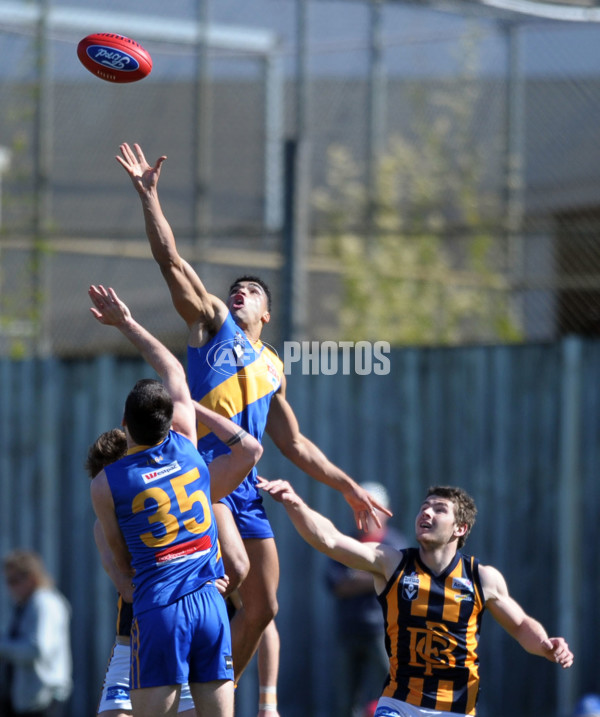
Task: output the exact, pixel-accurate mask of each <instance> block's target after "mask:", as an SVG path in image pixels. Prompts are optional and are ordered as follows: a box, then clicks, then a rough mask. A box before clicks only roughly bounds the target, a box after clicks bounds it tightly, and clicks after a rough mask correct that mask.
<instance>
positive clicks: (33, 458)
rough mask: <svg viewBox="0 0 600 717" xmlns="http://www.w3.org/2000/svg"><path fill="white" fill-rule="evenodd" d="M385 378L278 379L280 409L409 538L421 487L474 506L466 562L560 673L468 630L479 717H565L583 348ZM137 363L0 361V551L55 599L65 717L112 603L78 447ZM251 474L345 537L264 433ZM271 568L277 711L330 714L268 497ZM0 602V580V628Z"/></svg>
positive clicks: (314, 563)
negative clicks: (45, 568) (274, 563)
mask: <svg viewBox="0 0 600 717" xmlns="http://www.w3.org/2000/svg"><path fill="white" fill-rule="evenodd" d="M390 358H391V371H390V373H389V374H388V375H385V376H380V375H369V376H359V375H356V374H351V375H343V374H338V375H334V376H331V375H327V376H325V375H306V376H303V375H299V374H298V375H295V374H294V373H292V375H291V376H289V377H288V384H289V389H288V390H289V395H290V401H291V403H292V405H293V406H294V408H295V410H296V413H297V415H298V417H299V419H300V424H301V426H302V428H303V431H304V433H305V434H306V435H307V436H309V437H310V438H312V439H313V440H315V442H316V443H317V444H318V445H319V446H320V447H321V448H322V449H324V451H325V452H326V453H327V454H328V455H329V456H330V458H331V459H332V460H334V461H335V462H336V463H338V464H339V465H340V466H342V467H343V468H345V469H346V470H347V471H348V472H349V473H351V474H352V475H353V476H354V477H355V478H357V479H359V480H367V479H369V480H380V481H382V482H384V483H385V484H386V485H387V486H388V488H389V490H390V493H391V495H392V498H393V506H394V510H395V517H394V522H395V525H396V526H397V527H399V528H401V529H403V530H404V531H405V532H406V533H407V534H409V535H411V534H412V531H413V517H414V514H415V512H416V510H417V508H418V505H419V503H420V500H421V498H422V495H423V491H424V490H425V489H426V487H427V486H428V485H430V484H436V483H443V484H459V485H461V486H463V487H465V488H466V489H468V490H469V491H470V492H472V494H473V495H474V497H475V498H476V500H477V502H478V505H479V516H478V522H477V525H476V527H475V529H474V532H473V534H472V536H471V537H470V539H469V542H468V543H467V549H468V551H469V552H474V553H475V554H477V555H478V556H479V557H480V558H481V559H482V560H483V561H484V562H488V563H491V564H494V565H496V566H497V567H498V568H500V569H501V570H502V571H503V572H504V574H505V576H506V577H507V580H508V583H509V586H510V588H511V591H512V593H513V595H514V596H515V597H516V598H517V599H518V600H519V601H520V602H521V603H522V604H523V606H524V607H525V608H526V609H527V610H528V611H529V612H530V613H532V614H533V615H535V616H536V617H537V618H538V619H540V620H541V621H542V622H543V623H544V624H545V625H546V626H547V627H548V630H549V631H550V632H551V633H552V634H565V636H566V637H567V638H568V639H569V642H570V643H571V645H572V647H573V648H574V650H575V651H576V656H577V659H576V663H575V667H574V668H573V669H572V670H571V671H568V672H562V671H559V670H558V668H556V667H555V666H554V665H551V664H550V663H548V662H546V661H542V660H540V659H537V658H534V657H531V656H529V655H527V654H526V653H524V652H523V651H522V650H521V648H519V646H518V645H516V643H514V642H513V641H512V640H510V638H508V637H507V636H506V635H504V633H503V632H502V631H501V629H500V628H499V627H498V626H496V625H495V624H494V622H493V620H492V619H491V618H489V617H488V618H487V619H486V620H484V627H483V637H482V650H481V655H482V676H483V690H482V694H481V702H480V704H481V709H480V714H481V717H508V716H510V717H540V716H541V715H544V717H566V715H567V713H568V709H569V707H570V706H571V704H572V701H573V700H574V698H575V696H577V695H578V694H579V693H581V692H582V691H589V690H599V689H600V683H599V682H598V677H597V669H596V662H597V660H596V649H595V648H596V641H597V635H598V630H597V628H598V623H597V613H598V611H597V605H598V602H599V599H600V587H599V581H598V575H599V573H598V567H599V562H600V556H599V554H598V550H597V545H598V538H599V534H600V528H599V526H598V522H599V521H598V506H599V504H600V488H599V486H598V481H597V480H596V477H597V475H598V473H599V468H600V444H599V441H598V436H599V435H600V376H599V374H600V342H597V341H591V340H589V341H588V340H586V341H584V340H579V339H576V338H568V339H565V340H563V341H562V342H559V343H554V344H547V345H524V346H515V347H506V346H494V347H475V348H452V349H409V350H395V351H394V352H393V353H392V354H391V357H390ZM149 375H152V373H151V371H150V370H149V369H148V368H147V367H146V366H145V365H144V364H142V363H141V362H139V361H137V360H131V359H127V360H126V359H119V358H113V357H109V356H103V357H99V358H97V359H95V360H90V361H61V360H53V359H51V360H46V361H33V360H32V361H22V362H9V361H7V360H2V361H0V445H1V446H2V451H1V452H0V482H1V486H2V499H1V501H0V553H2V554H3V553H4V552H6V551H7V550H8V549H10V548H13V547H15V546H28V547H33V548H35V549H37V550H39V551H41V552H42V554H43V555H44V558H45V560H46V562H47V563H48V565H49V567H50V569H51V571H52V572H53V574H54V575H55V576H56V579H57V582H58V585H59V587H60V588H61V589H62V590H63V591H64V592H65V594H66V595H67V596H68V597H69V599H70V601H71V604H72V606H73V649H74V656H75V681H76V687H75V692H74V696H73V706H72V715H73V717H82V715H91V714H93V712H94V707H95V702H96V699H97V696H98V692H99V687H100V684H101V680H102V676H103V671H104V667H105V663H106V659H107V657H108V654H109V649H110V646H111V644H112V639H113V632H114V623H113V621H114V617H115V595H114V591H113V589H112V587H111V585H110V584H109V582H108V579H107V578H106V577H105V576H104V574H103V572H102V569H101V567H100V564H99V560H98V558H97V556H96V552H95V547H94V544H93V539H92V532H91V525H92V521H93V513H92V509H91V506H90V500H89V487H88V482H89V481H88V479H87V477H86V476H85V473H84V471H83V467H82V464H83V461H84V459H85V455H86V452H87V447H88V446H89V444H90V443H91V441H92V440H93V439H94V438H95V437H96V436H97V434H99V433H100V432H101V431H103V430H106V429H107V428H110V427H113V426H115V425H118V423H119V421H120V417H121V407H122V402H123V399H124V397H125V395H126V393H127V391H128V390H129V388H130V387H131V385H132V384H133V382H134V381H135V380H136V379H137V378H140V377H141V376H149ZM260 470H261V473H262V474H264V475H266V476H267V477H276V476H284V477H288V478H290V479H292V480H293V481H294V483H295V485H296V486H297V489H298V491H299V492H300V493H301V494H302V495H303V496H305V497H306V498H307V500H308V501H309V503H310V504H311V505H313V506H314V507H316V508H318V509H319V510H321V511H322V512H323V513H325V514H327V515H329V516H330V517H332V519H333V520H334V522H336V524H337V525H338V526H340V527H341V528H343V529H345V530H352V523H351V515H350V510H349V509H348V508H347V506H346V504H345V502H344V500H343V499H342V498H341V496H339V495H338V494H336V493H335V492H333V491H331V490H329V489H327V488H326V487H324V486H322V485H320V484H318V483H316V482H314V481H311V480H310V479H308V478H306V477H305V476H303V475H302V474H300V472H299V471H297V470H296V469H294V468H292V467H291V466H290V464H288V463H287V462H286V461H285V459H283V458H282V456H281V455H280V454H279V453H278V452H277V451H276V449H275V448H274V447H273V445H272V444H271V443H270V442H269V441H268V440H266V451H265V455H264V457H263V459H262V461H261V466H260ZM268 510H269V513H270V515H271V517H272V520H273V525H274V529H275V532H276V536H277V540H278V545H279V551H280V560H281V564H282V565H281V583H280V590H279V600H280V613H279V617H278V625H279V629H280V633H281V638H282V656H281V674H280V711H281V713H282V715H285V717H300V716H301V715H302V717H307V716H314V717H326V716H327V717H328V716H329V715H331V714H333V713H334V712H333V706H332V705H333V693H334V691H335V690H340V689H344V686H343V685H338V684H335V680H334V674H335V672H334V658H335V629H334V624H335V621H334V603H333V600H332V598H331V597H330V595H329V594H328V593H327V591H326V588H325V583H324V577H323V573H324V565H325V562H324V560H325V559H324V558H323V556H321V555H320V554H318V553H316V552H315V551H313V550H311V549H310V548H309V547H308V546H306V545H305V544H304V543H303V542H302V541H301V540H300V538H299V537H298V536H297V535H296V533H295V532H294V531H293V529H292V528H291V526H290V524H289V523H288V521H287V518H286V516H285V514H284V511H283V509H281V508H280V506H277V505H274V504H269V505H268ZM8 611H9V603H8V598H7V595H6V591H5V589H4V586H3V585H2V586H1V587H0V618H1V619H2V624H3V625H5V624H6V619H7V616H8ZM254 674H255V673H254V670H253V669H251V670H250V671H249V673H248V676H247V677H246V678H245V679H244V680H242V684H241V685H240V688H239V690H238V709H237V713H236V714H237V715H238V717H252V716H253V715H255V714H256V694H255V693H256V685H255V684H254Z"/></svg>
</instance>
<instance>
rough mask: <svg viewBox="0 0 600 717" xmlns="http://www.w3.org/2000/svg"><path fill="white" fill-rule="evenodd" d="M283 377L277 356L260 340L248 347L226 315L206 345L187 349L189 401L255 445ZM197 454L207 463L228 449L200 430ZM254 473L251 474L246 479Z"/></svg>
mask: <svg viewBox="0 0 600 717" xmlns="http://www.w3.org/2000/svg"><path fill="white" fill-rule="evenodd" d="M282 376H283V364H282V362H281V361H280V359H279V358H278V357H277V356H276V355H275V353H274V352H273V351H271V350H270V349H269V348H267V347H266V346H265V345H264V344H263V343H262V342H260V341H259V342H257V343H256V344H252V343H251V342H250V341H249V339H248V337H247V336H246V334H245V333H244V332H243V331H242V329H240V327H239V326H238V325H237V324H236V323H235V321H234V320H233V317H232V316H231V314H229V313H228V314H227V317H226V319H225V321H224V322H223V326H221V328H220V330H219V331H218V332H217V334H216V335H215V336H214V337H213V338H212V339H211V340H210V341H209V342H208V343H207V344H205V345H204V346H201V347H200V348H194V347H191V346H188V381H189V384H190V392H191V394H192V398H194V399H195V400H196V401H199V402H200V403H202V405H204V406H206V407H207V408H210V409H212V410H213V411H216V412H217V413H219V414H221V415H222V416H227V418H230V419H231V420H232V421H234V422H235V423H237V424H238V425H240V426H241V427H242V428H244V430H246V431H247V432H248V433H249V434H250V435H252V436H254V437H255V438H256V439H258V440H259V441H260V440H261V439H262V436H263V433H264V430H265V425H266V423H267V416H268V413H269V405H270V403H271V399H272V397H273V394H274V393H275V392H276V391H277V390H278V389H279V387H280V386H281V380H282ZM198 450H199V451H200V453H201V454H202V456H203V457H204V459H205V460H206V462H207V463H210V462H211V461H212V460H213V458H216V456H218V455H220V454H221V453H224V452H226V451H227V450H228V449H227V448H226V446H225V445H224V444H223V443H222V442H221V441H219V439H218V438H217V437H216V436H215V435H214V434H213V433H209V432H208V431H207V429H206V428H205V427H204V426H202V425H199V426H198ZM255 474H256V469H253V471H252V473H251V474H250V477H251V478H254V476H255Z"/></svg>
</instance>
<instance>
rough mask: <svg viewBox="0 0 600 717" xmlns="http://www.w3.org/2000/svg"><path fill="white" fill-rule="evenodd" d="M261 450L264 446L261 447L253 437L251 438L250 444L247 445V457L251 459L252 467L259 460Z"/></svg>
mask: <svg viewBox="0 0 600 717" xmlns="http://www.w3.org/2000/svg"><path fill="white" fill-rule="evenodd" d="M263 451H264V448H263V447H262V445H261V444H260V443H259V442H258V441H257V440H256V439H255V438H253V439H252V442H251V445H250V446H248V458H249V459H250V460H251V461H252V466H253V467H254V466H255V465H256V464H257V463H258V461H259V460H260V458H261V456H262V454H263Z"/></svg>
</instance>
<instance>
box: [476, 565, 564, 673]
mask: <svg viewBox="0 0 600 717" xmlns="http://www.w3.org/2000/svg"><path fill="white" fill-rule="evenodd" d="M479 574H480V577H481V584H482V587H483V593H484V598H485V605H486V607H487V608H488V610H489V611H490V613H491V614H492V616H493V617H494V619H495V620H496V621H497V622H498V623H499V624H500V625H501V626H502V627H503V628H504V629H505V630H506V631H507V632H508V634H509V635H510V636H511V637H514V639H515V640H516V641H517V642H518V643H519V644H520V645H521V647H522V648H523V649H524V650H526V651H527V652H530V653H532V654H533V655H539V656H540V657H545V658H546V659H547V660H550V662H556V663H558V664H559V665H560V666H561V667H570V666H571V665H572V664H573V653H572V652H571V651H570V650H569V646H568V645H567V643H566V641H565V639H564V638H562V637H548V633H547V632H546V630H545V629H544V627H543V626H542V625H541V624H540V623H539V622H538V621H537V620H534V619H533V618H532V617H530V616H529V615H527V613H526V612H525V611H524V610H523V608H522V607H521V606H520V605H519V603H518V602H517V601H516V600H514V599H513V598H512V597H511V596H510V595H509V593H508V587H507V585H506V581H505V579H504V577H503V576H502V574H501V573H500V572H499V571H498V570H496V568H493V567H491V566H489V565H486V566H484V565H482V566H480V568H479Z"/></svg>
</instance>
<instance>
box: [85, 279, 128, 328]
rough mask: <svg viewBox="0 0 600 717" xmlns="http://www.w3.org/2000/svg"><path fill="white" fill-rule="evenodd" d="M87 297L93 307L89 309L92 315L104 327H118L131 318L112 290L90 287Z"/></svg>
mask: <svg viewBox="0 0 600 717" xmlns="http://www.w3.org/2000/svg"><path fill="white" fill-rule="evenodd" d="M88 296H89V297H90V299H91V300H92V304H94V306H91V307H90V311H91V312H92V314H93V315H94V316H95V317H96V319H98V321H99V322H100V323H101V324H104V325H105V326H118V325H119V324H121V323H124V322H125V321H127V320H128V319H130V318H131V312H130V311H129V309H128V307H127V306H126V305H125V304H124V303H123V302H122V301H121V299H119V297H118V296H117V295H116V293H115V291H114V289H110V288H109V289H105V288H104V287H103V286H102V284H100V285H99V286H94V285H93V284H92V286H90V288H89V289H88Z"/></svg>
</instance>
